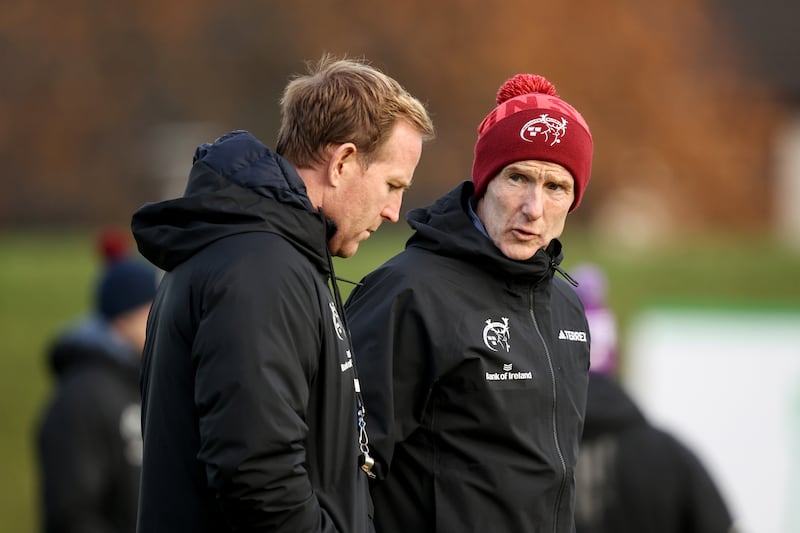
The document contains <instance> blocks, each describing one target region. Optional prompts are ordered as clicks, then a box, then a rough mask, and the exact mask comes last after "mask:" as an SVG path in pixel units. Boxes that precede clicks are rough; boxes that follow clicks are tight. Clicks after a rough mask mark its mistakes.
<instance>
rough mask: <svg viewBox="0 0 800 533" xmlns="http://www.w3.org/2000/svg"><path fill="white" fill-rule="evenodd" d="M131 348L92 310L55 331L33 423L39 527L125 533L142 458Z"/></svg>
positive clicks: (48, 532)
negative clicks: (48, 382) (45, 388)
mask: <svg viewBox="0 0 800 533" xmlns="http://www.w3.org/2000/svg"><path fill="white" fill-rule="evenodd" d="M139 355H140V354H137V353H135V352H134V350H133V349H132V348H131V347H130V346H129V345H128V344H126V343H125V342H124V341H122V340H121V339H119V338H117V337H116V336H114V334H113V333H112V331H111V329H110V326H109V325H108V323H106V322H105V321H104V320H102V319H101V318H99V317H88V318H87V319H85V320H82V321H80V322H79V323H77V324H75V325H72V326H70V327H69V328H68V329H66V330H65V331H63V332H62V333H60V334H59V335H58V336H57V337H56V339H55V341H54V343H53V345H52V347H51V350H50V352H49V361H48V362H49V364H50V367H51V369H52V371H53V373H54V375H55V376H56V377H57V378H58V387H57V389H56V391H55V393H54V394H53V397H52V398H51V399H50V401H49V403H48V404H47V407H46V408H45V411H44V413H43V415H42V419H41V420H40V422H39V426H38V429H37V445H38V446H37V449H38V459H39V467H40V475H41V478H40V481H41V482H40V486H41V490H42V502H41V503H42V531H44V532H45V533H71V532H74V533H78V532H81V533H132V532H133V531H134V530H135V528H136V504H137V497H138V494H139V474H140V465H141V460H142V434H141V426H140V399H139Z"/></svg>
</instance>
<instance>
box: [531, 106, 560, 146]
mask: <svg viewBox="0 0 800 533" xmlns="http://www.w3.org/2000/svg"><path fill="white" fill-rule="evenodd" d="M566 134H567V119H565V118H562V119H561V120H558V119H555V118H552V117H549V116H547V113H542V114H541V115H539V117H538V118H535V119H533V120H529V121H528V122H526V123H525V125H524V126H522V129H521V130H519V136H520V137H521V138H522V140H523V141H526V142H529V143H531V142H534V141H535V140H536V139H537V138H539V139H542V140H544V142H547V143H550V146H554V145H556V144H558V143H560V142H561V139H562V137H564V135H566Z"/></svg>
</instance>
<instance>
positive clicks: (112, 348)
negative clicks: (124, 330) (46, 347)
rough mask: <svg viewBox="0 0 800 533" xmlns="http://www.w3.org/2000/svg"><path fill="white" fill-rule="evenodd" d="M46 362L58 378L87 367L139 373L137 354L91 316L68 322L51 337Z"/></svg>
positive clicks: (97, 318) (102, 321)
mask: <svg viewBox="0 0 800 533" xmlns="http://www.w3.org/2000/svg"><path fill="white" fill-rule="evenodd" d="M47 362H48V365H49V367H50V370H51V371H52V373H53V374H54V375H55V376H57V377H59V378H60V377H63V376H65V375H67V374H69V373H71V372H72V371H74V370H77V369H83V368H88V367H98V366H103V367H118V368H119V369H120V370H122V371H126V372H131V373H135V374H136V375H137V376H138V373H139V355H138V354H136V353H135V351H134V350H133V348H131V347H130V346H129V345H128V344H126V343H125V342H124V341H122V340H121V339H120V338H118V337H117V336H115V335H114V334H113V333H112V332H111V329H110V328H109V326H108V324H107V323H106V322H105V321H104V320H103V319H102V318H100V317H96V316H91V317H88V318H86V319H83V320H81V321H79V322H77V323H75V324H72V325H70V326H69V327H67V328H66V329H65V330H64V331H62V332H61V334H59V335H58V336H57V337H56V339H55V340H54V342H53V344H52V346H51V348H50V352H49V358H48V361H47Z"/></svg>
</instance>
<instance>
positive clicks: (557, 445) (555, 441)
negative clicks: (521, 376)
mask: <svg viewBox="0 0 800 533" xmlns="http://www.w3.org/2000/svg"><path fill="white" fill-rule="evenodd" d="M551 265H552V263H551ZM534 288H535V286H534V287H531V289H530V302H531V303H530V309H529V311H530V314H531V320H532V321H533V328H534V329H535V330H536V334H537V335H538V336H539V340H540V341H541V342H542V346H543V347H544V353H545V356H546V357H547V365H548V368H549V369H550V384H551V385H552V386H553V410H552V418H551V420H552V424H553V444H554V445H555V448H556V452H558V459H559V461H560V462H561V485H560V486H559V488H558V495H557V496H556V501H555V505H554V509H553V511H554V513H553V514H554V515H555V516H554V521H553V532H554V533H558V521H559V515H560V513H559V510H560V509H561V501H562V500H563V498H564V490H565V488H566V484H567V462H566V461H565V460H564V454H563V453H562V451H561V443H560V441H559V438H558V423H557V422H558V420H557V407H558V393H557V389H556V373H555V369H554V368H553V359H552V357H551V355H550V350H549V349H548V347H547V342H545V340H544V336H543V335H542V331H541V330H540V329H539V322H538V321H537V320H536V312H535V310H534Z"/></svg>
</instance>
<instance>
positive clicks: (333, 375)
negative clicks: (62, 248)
mask: <svg viewBox="0 0 800 533" xmlns="http://www.w3.org/2000/svg"><path fill="white" fill-rule="evenodd" d="M133 231H134V236H135V238H136V241H137V243H138V245H139V249H140V251H141V252H142V254H143V255H144V256H145V257H147V258H148V259H149V260H150V261H152V262H153V263H154V264H156V265H157V266H159V267H160V268H162V269H163V270H165V271H166V274H165V276H164V278H163V280H162V282H161V285H160V288H159V292H158V294H157V295H156V299H155V301H154V304H153V308H152V311H151V314H150V319H149V322H148V335H147V343H146V346H145V353H144V360H143V368H142V394H143V403H142V409H143V412H142V424H143V426H142V427H143V431H144V464H143V472H142V490H141V503H140V508H139V524H138V528H139V531H140V532H141V533H155V532H160V531H165V532H166V531H169V532H174V531H192V532H193V533H201V532H205V531H208V532H211V531H214V532H219V531H269V532H278V531H280V532H291V533H305V532H322V531H325V532H333V531H341V532H347V533H361V532H366V531H369V530H370V529H371V524H370V520H369V517H368V514H369V513H370V510H369V509H368V507H369V506H370V503H369V495H368V489H367V483H366V478H365V475H364V474H363V473H362V472H361V470H360V469H359V465H358V456H359V450H358V432H357V424H356V401H355V392H354V386H353V371H352V368H351V367H350V365H348V362H349V357H350V355H349V351H348V343H347V341H346V338H347V337H346V335H345V334H344V330H343V328H342V325H341V321H340V319H339V316H340V315H339V312H338V311H337V308H336V305H335V303H334V300H333V298H332V297H331V293H330V290H329V287H328V279H329V267H328V260H327V256H326V253H327V236H328V235H329V234H330V232H331V231H334V228H333V226H332V223H329V222H328V221H327V220H326V219H325V218H324V217H322V216H321V215H320V214H319V213H317V212H316V211H315V210H314V208H313V207H312V205H311V203H310V201H309V199H308V197H307V195H306V191H305V186H304V184H303V182H302V181H301V180H300V177H299V176H298V175H297V173H296V172H295V170H294V168H293V167H292V166H291V165H290V164H289V163H288V162H287V161H286V160H284V159H283V158H281V157H280V156H278V155H276V154H275V153H273V152H272V151H270V150H269V149H267V148H266V147H265V146H264V145H263V144H261V143H260V142H259V141H258V140H257V139H255V138H254V137H253V136H252V135H250V134H249V133H247V132H243V131H239V132H233V133H230V134H227V135H225V136H223V137H221V138H220V139H218V140H217V141H216V142H215V143H214V144H213V145H203V146H201V147H199V148H198V150H197V153H196V154H195V161H194V166H193V168H192V171H191V174H190V177H189V183H188V186H187V189H186V193H185V194H184V196H183V197H182V198H179V199H175V200H169V201H165V202H160V203H156V204H149V205H146V206H144V207H142V208H141V209H140V210H139V211H137V212H136V213H135V214H134V217H133Z"/></svg>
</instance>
